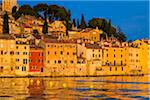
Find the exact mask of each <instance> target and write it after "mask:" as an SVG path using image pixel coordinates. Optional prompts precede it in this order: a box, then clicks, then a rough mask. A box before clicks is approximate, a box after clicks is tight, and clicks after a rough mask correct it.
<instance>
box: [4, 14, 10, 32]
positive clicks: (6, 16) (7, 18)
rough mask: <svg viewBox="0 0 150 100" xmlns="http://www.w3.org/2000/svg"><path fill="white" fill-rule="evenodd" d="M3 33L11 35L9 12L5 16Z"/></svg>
mask: <svg viewBox="0 0 150 100" xmlns="http://www.w3.org/2000/svg"><path fill="white" fill-rule="evenodd" d="M3 33H4V34H9V17H8V14H7V12H5V14H4V16H3Z"/></svg>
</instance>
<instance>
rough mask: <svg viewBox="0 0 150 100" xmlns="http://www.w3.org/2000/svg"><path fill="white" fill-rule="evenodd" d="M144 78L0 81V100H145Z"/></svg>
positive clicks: (147, 93) (146, 99) (146, 97)
mask: <svg viewBox="0 0 150 100" xmlns="http://www.w3.org/2000/svg"><path fill="white" fill-rule="evenodd" d="M148 77H149V76H132V77H131V76H110V77H59V78H0V100H78V99H80V100H89V99H90V100H91V99H92V100H93V99H94V100H95V99H99V100H112V99H113V100H118V99H122V100H133V99H140V100H144V99H145V100H149V95H150V94H149V92H150V90H149V84H150V82H149V80H148ZM108 98H109V99H108Z"/></svg>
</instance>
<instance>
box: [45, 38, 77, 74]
mask: <svg viewBox="0 0 150 100" xmlns="http://www.w3.org/2000/svg"><path fill="white" fill-rule="evenodd" d="M44 42H45V43H44V44H45V55H46V56H45V66H46V68H47V71H48V73H49V74H50V75H52V76H61V75H65V76H72V75H74V74H75V66H76V64H77V56H76V54H77V50H76V48H77V44H76V42H75V41H64V40H54V39H53V40H52V39H47V40H45V41H44Z"/></svg>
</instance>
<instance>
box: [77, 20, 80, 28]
mask: <svg viewBox="0 0 150 100" xmlns="http://www.w3.org/2000/svg"><path fill="white" fill-rule="evenodd" d="M79 27H80V22H79V19H77V28H79Z"/></svg>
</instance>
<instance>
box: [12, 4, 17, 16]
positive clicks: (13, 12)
mask: <svg viewBox="0 0 150 100" xmlns="http://www.w3.org/2000/svg"><path fill="white" fill-rule="evenodd" d="M16 12H17V6H14V7H13V8H12V15H13V14H15V13H16Z"/></svg>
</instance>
